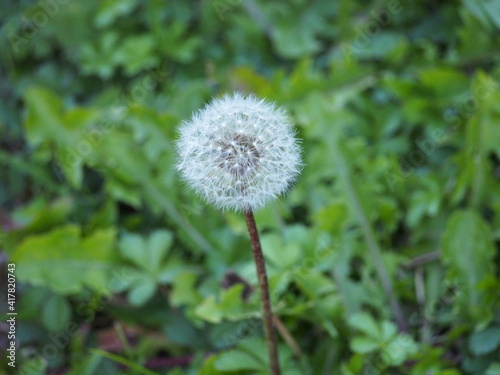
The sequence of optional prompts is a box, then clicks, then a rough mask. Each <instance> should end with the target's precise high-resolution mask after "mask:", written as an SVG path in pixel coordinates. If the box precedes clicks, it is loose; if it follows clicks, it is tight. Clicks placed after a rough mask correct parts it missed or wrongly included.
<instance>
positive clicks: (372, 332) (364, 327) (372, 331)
mask: <svg viewBox="0 0 500 375" xmlns="http://www.w3.org/2000/svg"><path fill="white" fill-rule="evenodd" d="M348 323H349V325H350V326H351V327H353V328H356V329H358V330H359V331H361V332H363V333H365V334H366V335H368V336H370V337H372V338H376V339H380V338H381V336H382V332H381V329H380V327H379V325H378V324H377V323H376V322H375V319H373V317H372V316H371V315H370V314H368V313H364V312H360V313H356V314H354V315H353V316H351V317H350V318H349V321H348Z"/></svg>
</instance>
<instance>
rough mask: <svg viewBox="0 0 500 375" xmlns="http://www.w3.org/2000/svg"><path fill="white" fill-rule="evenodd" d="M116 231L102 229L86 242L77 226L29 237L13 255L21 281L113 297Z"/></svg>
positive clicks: (68, 290) (66, 291)
mask: <svg viewBox="0 0 500 375" xmlns="http://www.w3.org/2000/svg"><path fill="white" fill-rule="evenodd" d="M114 240H115V230H114V229H102V230H99V231H96V232H94V233H93V234H91V235H90V236H87V237H85V238H83V239H82V238H81V237H80V229H79V228H78V227H76V226H74V225H67V226H62V227H58V228H56V229H54V230H52V231H50V232H48V233H44V234H42V235H37V236H29V237H27V238H26V239H25V240H24V241H23V242H22V243H21V244H20V245H19V246H18V247H17V248H16V249H15V250H14V252H13V254H12V261H13V262H15V263H17V265H18V267H17V275H18V277H19V279H20V280H22V281H24V282H28V283H31V284H33V285H36V286H45V287H48V288H51V289H52V290H54V291H55V292H57V293H60V294H72V293H77V292H79V291H81V290H82V289H83V288H84V287H85V286H88V287H91V288H92V289H93V290H95V291H99V292H101V293H110V290H109V281H110V274H111V272H110V271H111V270H112V269H113V267H114V263H113V262H114V259H115V257H114V251H113V250H114Z"/></svg>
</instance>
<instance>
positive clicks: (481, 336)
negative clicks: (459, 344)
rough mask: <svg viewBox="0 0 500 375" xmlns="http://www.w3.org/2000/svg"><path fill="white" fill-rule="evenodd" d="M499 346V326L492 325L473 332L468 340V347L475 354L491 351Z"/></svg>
mask: <svg viewBox="0 0 500 375" xmlns="http://www.w3.org/2000/svg"><path fill="white" fill-rule="evenodd" d="M498 346H500V328H497V327H493V328H488V329H485V330H484V331H481V332H476V333H474V334H473V335H472V336H471V338H470V340H469V348H470V350H471V352H472V353H474V354H475V355H485V354H488V353H491V352H492V351H494V350H495V349H496V348H498Z"/></svg>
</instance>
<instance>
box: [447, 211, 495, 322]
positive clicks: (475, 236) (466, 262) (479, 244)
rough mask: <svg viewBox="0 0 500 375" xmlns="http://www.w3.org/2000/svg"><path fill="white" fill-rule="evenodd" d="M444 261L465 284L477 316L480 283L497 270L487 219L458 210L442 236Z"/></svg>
mask: <svg viewBox="0 0 500 375" xmlns="http://www.w3.org/2000/svg"><path fill="white" fill-rule="evenodd" d="M442 254H443V261H444V262H445V264H446V265H447V266H448V267H449V271H448V272H449V275H450V276H451V277H452V278H456V279H458V281H459V284H460V285H461V286H463V292H464V293H465V295H466V302H467V307H466V308H467V309H468V310H469V311H470V312H471V313H472V314H473V315H474V316H476V317H477V318H483V317H481V316H480V314H479V312H478V311H479V310H480V309H481V308H484V306H482V305H481V300H482V295H481V293H480V291H479V290H478V289H477V285H478V283H479V282H480V281H481V280H483V279H484V278H485V277H487V276H489V275H492V274H493V272H494V266H493V257H494V255H495V248H494V246H493V243H492V241H491V234H490V231H489V229H488V226H487V225H486V223H484V221H483V219H482V218H481V217H480V216H479V215H477V214H476V213H475V212H473V211H458V212H455V213H454V214H453V215H452V216H451V217H450V219H449V220H448V223H447V225H446V230H445V233H444V235H443V240H442Z"/></svg>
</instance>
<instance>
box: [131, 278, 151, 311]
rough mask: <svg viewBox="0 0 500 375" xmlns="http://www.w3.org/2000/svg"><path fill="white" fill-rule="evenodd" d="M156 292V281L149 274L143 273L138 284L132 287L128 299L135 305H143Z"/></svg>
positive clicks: (137, 281)
mask: <svg viewBox="0 0 500 375" xmlns="http://www.w3.org/2000/svg"><path fill="white" fill-rule="evenodd" d="M155 292H156V283H155V281H154V280H152V279H151V278H149V277H148V276H147V275H143V277H141V278H140V279H139V280H136V284H135V285H134V286H133V287H132V289H130V291H129V293H128V299H129V301H130V303H131V304H132V305H134V306H142V305H143V304H145V303H146V302H147V301H148V300H149V299H150V298H151V297H152V296H153V295H154V293H155Z"/></svg>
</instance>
